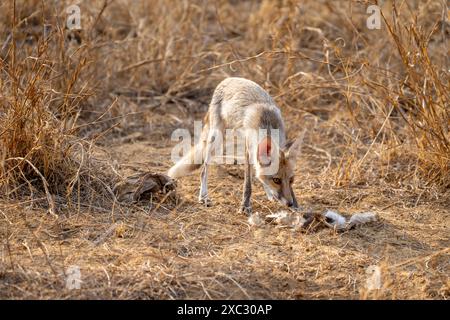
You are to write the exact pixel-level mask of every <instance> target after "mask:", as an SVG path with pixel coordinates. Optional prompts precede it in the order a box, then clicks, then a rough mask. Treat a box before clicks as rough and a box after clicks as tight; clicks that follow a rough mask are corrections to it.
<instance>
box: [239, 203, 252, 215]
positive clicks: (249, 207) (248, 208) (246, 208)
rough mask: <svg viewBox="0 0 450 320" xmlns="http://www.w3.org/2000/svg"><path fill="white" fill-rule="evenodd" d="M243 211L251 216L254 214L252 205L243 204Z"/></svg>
mask: <svg viewBox="0 0 450 320" xmlns="http://www.w3.org/2000/svg"><path fill="white" fill-rule="evenodd" d="M241 212H242V213H244V214H245V215H247V216H250V215H251V214H252V207H251V206H246V205H242V206H241Z"/></svg>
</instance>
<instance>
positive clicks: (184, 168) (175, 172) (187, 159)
mask: <svg viewBox="0 0 450 320" xmlns="http://www.w3.org/2000/svg"><path fill="white" fill-rule="evenodd" d="M202 147H203V146H202V142H201V141H200V142H199V143H198V144H196V145H195V146H194V147H193V148H191V150H190V151H189V153H188V154H186V155H184V157H183V158H181V159H180V160H179V161H178V162H177V163H176V164H175V165H174V166H173V167H172V168H170V169H169V171H168V172H167V175H168V176H169V177H171V178H179V177H184V176H187V175H189V174H191V173H192V172H194V171H195V170H197V169H199V168H200V167H201V166H202V164H201V163H196V162H195V161H194V156H195V154H198V152H201V153H202V154H203V150H202V149H203V148H202ZM203 159H204V158H203V156H202V162H203Z"/></svg>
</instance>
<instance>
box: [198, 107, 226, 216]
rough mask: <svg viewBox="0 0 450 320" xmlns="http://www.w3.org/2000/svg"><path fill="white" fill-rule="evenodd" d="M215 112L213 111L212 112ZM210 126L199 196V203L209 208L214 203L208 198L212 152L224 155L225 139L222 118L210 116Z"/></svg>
mask: <svg viewBox="0 0 450 320" xmlns="http://www.w3.org/2000/svg"><path fill="white" fill-rule="evenodd" d="M212 111H213V110H212ZM209 117H210V123H209V124H210V126H209V132H208V135H207V138H206V142H205V158H204V162H203V166H202V171H201V174H200V193H199V195H198V201H199V202H200V203H202V204H204V205H206V206H207V207H210V206H211V205H212V201H211V200H210V199H209V197H208V167H209V164H210V163H211V160H212V154H211V153H212V151H213V150H214V152H215V153H216V154H215V155H216V156H220V157H221V156H222V154H219V155H217V152H219V153H222V146H223V144H222V137H223V125H222V123H221V121H220V118H218V117H217V116H214V113H213V112H211V113H210V114H209Z"/></svg>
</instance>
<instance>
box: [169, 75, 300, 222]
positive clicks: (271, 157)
mask: <svg viewBox="0 0 450 320" xmlns="http://www.w3.org/2000/svg"><path fill="white" fill-rule="evenodd" d="M203 122H204V125H203V128H202V132H201V135H200V139H199V141H198V143H197V144H195V145H194V146H193V147H192V148H191V149H190V151H189V152H188V153H187V154H185V155H184V156H183V157H182V158H181V159H180V160H179V161H178V162H177V163H176V164H175V165H174V166H172V167H171V168H170V169H169V170H168V172H167V175H168V176H169V177H171V178H173V179H177V178H180V177H183V176H186V175H189V174H191V173H193V172H194V171H195V170H197V169H200V168H201V173H200V191H199V196H198V201H199V202H200V203H202V204H204V205H206V206H211V205H212V201H211V200H210V198H209V195H208V171H209V170H208V169H209V166H210V164H211V160H212V151H213V150H216V149H214V143H215V142H217V141H216V139H215V138H216V137H217V136H218V135H217V133H219V134H222V136H223V133H224V132H225V130H227V129H230V130H239V132H243V135H244V139H243V140H244V144H245V145H244V148H243V149H244V185H243V195H242V203H241V206H240V211H241V212H244V213H245V214H247V215H249V214H251V212H252V206H251V194H252V175H253V172H252V170H251V169H252V168H251V167H252V165H253V167H254V171H255V176H256V178H257V180H259V182H261V184H262V185H263V188H264V190H265V193H266V195H267V198H268V199H269V200H270V201H274V200H277V201H279V202H280V203H281V204H282V205H285V206H287V207H290V208H292V209H298V208H299V207H298V202H297V199H296V197H295V194H294V191H293V183H294V175H295V168H296V162H297V161H296V160H297V157H298V155H299V153H300V147H301V143H302V140H303V135H304V132H303V134H301V135H300V136H298V137H297V138H296V139H294V140H291V141H289V142H287V139H286V132H285V124H284V121H283V117H282V115H281V111H280V109H279V108H278V106H277V105H276V103H275V101H274V100H273V98H272V97H271V96H270V95H269V93H268V92H267V91H266V90H264V89H263V88H262V87H261V86H260V85H258V84H257V83H255V82H253V81H251V80H248V79H245V78H238V77H229V78H226V79H224V80H223V81H222V82H220V83H219V85H217V87H216V88H215V90H214V93H213V96H212V99H211V103H210V105H209V108H208V111H207V113H206V115H205V117H204V121H203ZM258 130H262V132H265V133H266V135H263V136H262V138H258V137H257V138H256V139H255V134H254V132H261V131H258ZM275 133H276V135H275ZM217 140H220V139H217ZM195 157H197V159H198V158H200V161H194V158H195ZM272 164H275V165H276V166H273V165H272Z"/></svg>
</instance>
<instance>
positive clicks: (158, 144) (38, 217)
mask: <svg viewBox="0 0 450 320" xmlns="http://www.w3.org/2000/svg"><path fill="white" fill-rule="evenodd" d="M193 118H194V117H193ZM193 118H192V119H193ZM151 119H152V121H151V122H150V123H148V125H147V126H146V127H145V128H140V130H136V131H135V132H134V133H132V134H131V135H129V136H125V138H124V137H121V138H117V139H110V140H109V141H107V145H105V146H104V147H105V148H107V149H108V150H109V152H110V154H111V156H112V158H113V159H114V161H115V162H116V163H119V164H120V165H119V166H118V168H119V171H120V173H121V174H123V175H124V176H126V175H128V174H131V173H134V172H139V171H155V172H165V171H166V170H167V169H168V168H169V167H170V165H171V163H170V160H169V159H170V152H171V146H173V145H174V142H172V141H170V132H171V130H173V129H174V128H175V127H176V126H179V125H180V124H178V123H176V121H175V122H173V121H168V120H167V117H166V118H165V117H163V116H161V115H158V114H153V115H152V117H151ZM192 119H190V120H192ZM190 120H189V121H190ZM164 121H165V122H164ZM189 121H186V123H183V125H184V126H185V127H186V128H189V124H190V122H189ZM164 123H165V124H164ZM289 124H292V123H289V121H288V127H289ZM292 126H294V124H292ZM136 132H137V133H136ZM139 132H140V133H139ZM307 146H308V143H306V144H305V147H304V151H303V155H302V156H301V159H300V160H299V164H298V168H297V171H298V177H299V178H298V179H297V182H296V183H295V192H296V194H297V198H298V200H299V203H300V204H301V206H302V209H303V210H312V211H316V212H322V211H324V210H326V209H334V210H337V211H338V212H340V213H342V214H344V215H347V216H348V215H351V214H352V213H355V212H361V211H374V212H376V213H377V214H378V217H379V219H378V221H377V222H373V223H369V224H367V225H363V226H360V227H358V228H356V229H353V230H350V231H346V232H344V233H337V232H335V231H334V230H331V229H322V230H319V231H317V232H311V233H305V232H300V231H292V230H290V229H284V228H278V227H277V226H275V225H273V224H264V225H263V226H261V227H255V226H251V225H249V223H248V221H247V218H246V217H245V216H244V215H242V214H240V213H239V212H238V211H237V209H238V208H239V203H240V199H241V189H242V183H243V180H242V177H241V176H242V170H241V168H239V167H235V166H219V167H213V170H212V173H211V175H210V179H211V180H210V188H211V191H210V192H211V197H212V200H213V201H214V206H213V207H210V208H205V207H203V206H202V205H200V204H198V203H197V192H198V187H199V177H198V174H194V175H192V176H190V177H185V178H182V179H180V180H179V181H178V195H179V197H180V199H179V202H178V205H167V206H166V204H165V203H162V204H161V206H159V207H157V208H156V209H155V208H154V206H153V207H152V206H151V205H150V204H148V203H141V204H139V205H130V206H119V205H118V206H117V207H115V208H112V210H110V211H109V210H104V209H101V208H97V207H95V206H89V205H87V204H86V205H83V207H82V208H81V212H82V214H76V213H75V212H74V213H73V214H71V210H67V211H66V212H67V213H65V214H63V215H60V216H59V217H57V218H55V217H53V216H52V215H50V214H48V213H46V212H45V211H44V210H42V209H34V208H33V206H30V203H23V204H16V205H14V204H11V203H8V204H5V205H4V206H2V209H1V211H0V212H1V213H2V216H3V219H4V221H5V222H6V223H2V224H1V234H2V237H5V236H6V237H5V239H6V243H5V245H4V246H2V251H1V256H0V259H1V260H0V261H1V264H0V279H1V281H0V298H3V299H4V298H25V299H36V298H39V299H41V298H44V299H48V298H61V299H70V298H77V299H78V298H88V299H99V298H106V299H116V298H125V299H141V298H142V299H310V298H313V299H342V298H345V299H347V298H349V299H358V298H369V299H372V298H378V299H384V298H387V299H446V298H448V295H449V288H450V281H449V278H448V275H449V272H450V270H449V250H448V248H449V244H450V242H449V238H448V235H449V223H448V221H450V219H449V218H450V216H449V214H450V210H449V206H448V202H447V201H446V199H445V198H444V199H441V198H439V197H437V198H435V199H431V198H430V197H428V198H427V199H422V198H421V197H420V195H419V196H417V194H415V193H413V192H411V193H409V192H408V191H407V190H405V189H398V190H395V189H386V190H383V189H382V188H380V187H370V186H365V185H361V186H356V187H352V188H348V187H346V188H340V187H334V188H326V187H324V186H323V185H321V180H322V179H327V178H328V177H327V176H328V175H327V173H326V172H324V173H320V172H322V171H323V167H324V166H325V167H326V161H325V160H324V161H322V162H323V163H324V165H323V166H322V163H321V161H319V160H318V159H317V157H318V152H317V150H313V149H311V148H308V147H307ZM322 160H323V159H322ZM253 207H254V208H253V210H254V211H259V212H261V213H263V214H268V213H271V212H276V211H278V210H280V209H282V208H281V207H280V206H279V205H278V204H276V203H269V202H268V201H267V200H266V198H265V196H264V194H263V190H262V187H261V186H260V185H258V184H256V183H255V191H254V196H253ZM18 208H21V209H20V210H18ZM74 211H75V209H74ZM74 266H75V267H76V268H79V271H80V275H81V284H80V288H79V289H77V288H75V289H70V288H69V287H67V279H68V277H69V276H70V274H68V272H69V273H70V272H71V271H70V270H73V269H70V268H73V267H74ZM370 266H377V267H379V268H380V269H379V270H380V271H381V282H380V284H381V287H380V289H377V290H367V286H366V283H367V279H369V276H370V275H369V274H368V272H369V271H368V268H369V267H370Z"/></svg>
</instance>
